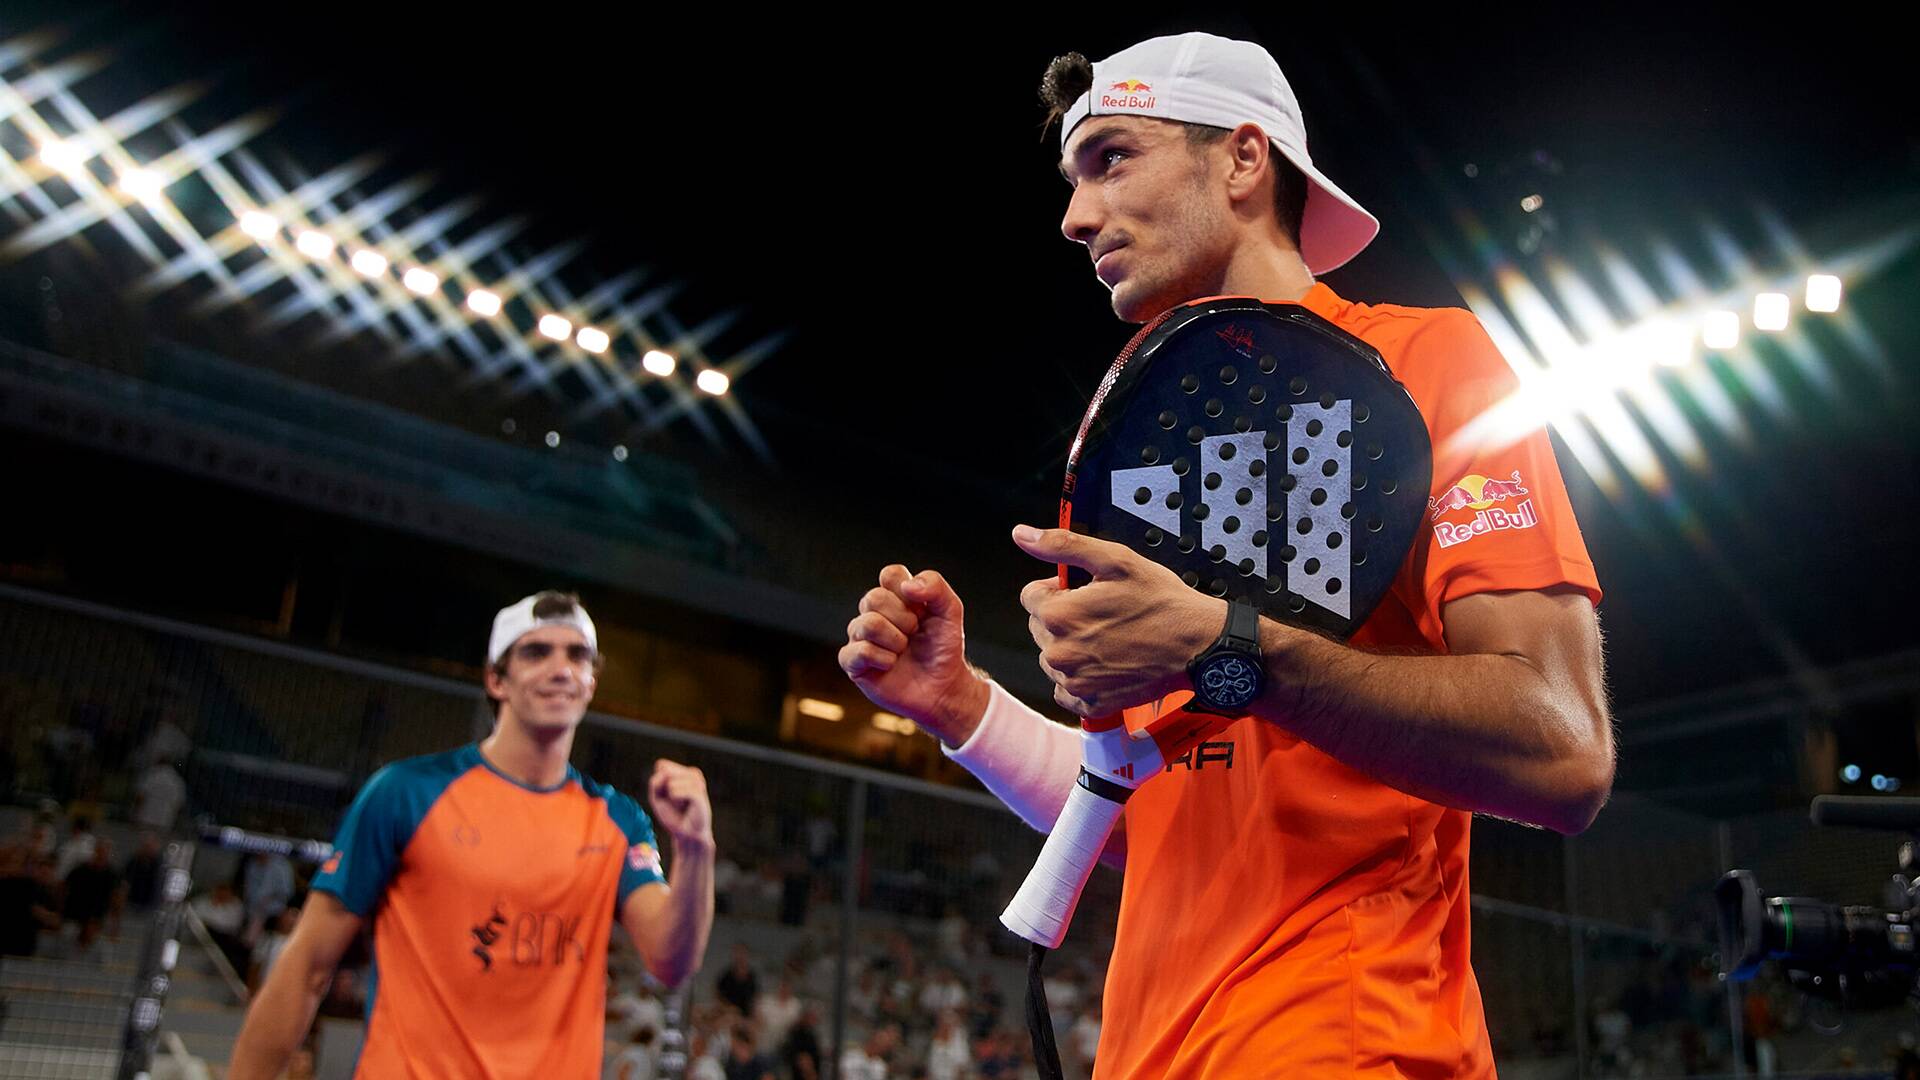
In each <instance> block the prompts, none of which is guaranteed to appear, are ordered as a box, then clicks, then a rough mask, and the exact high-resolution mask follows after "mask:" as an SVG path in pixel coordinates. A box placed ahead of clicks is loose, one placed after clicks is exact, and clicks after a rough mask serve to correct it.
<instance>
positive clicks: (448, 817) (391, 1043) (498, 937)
mask: <svg viewBox="0 0 1920 1080" xmlns="http://www.w3.org/2000/svg"><path fill="white" fill-rule="evenodd" d="M334 847H335V851H334V854H333V856H332V857H331V858H330V859H328V860H327V862H326V863H325V865H323V866H322V867H321V870H320V873H319V874H318V875H317V876H316V877H315V878H314V880H313V887H314V888H315V889H319V890H321V891H323V892H328V893H332V894H333V895H334V896H337V897H339V899H340V902H341V903H342V904H344V905H346V907H347V909H348V910H349V911H351V912H353V913H354V914H356V915H358V916H360V917H361V918H363V919H366V918H371V919H372V920H373V958H374V968H373V975H372V978H371V980H370V983H369V987H368V992H367V1035H366V1042H365V1045H364V1047H363V1048H362V1050H361V1052H360V1063H359V1068H358V1071H357V1072H356V1074H355V1075H357V1076H362V1077H380V1078H382V1080H385V1078H388V1077H421V1078H426V1077H486V1078H507V1077H530V1076H535V1075H539V1076H541V1077H543V1078H547V1077H550V1078H555V1080H559V1078H575V1077H579V1078H585V1077H594V1076H598V1075H600V1059H601V1054H602V1039H603V1037H604V1028H605V1023H606V983H607V940H608V937H609V935H610V934H611V932H612V928H613V924H614V923H615V921H616V920H617V915H618V912H619V909H620V907H621V906H622V905H623V904H625V903H626V900H627V897H628V896H629V895H631V894H632V893H633V891H634V890H635V889H638V888H641V887H643V886H646V885H649V884H654V883H659V882H664V881H665V878H664V877H663V876H662V874H661V871H660V857H659V853H658V852H657V850H656V849H655V846H654V835H653V824H652V822H651V821H650V820H649V819H648V817H647V815H646V812H645V811H643V810H642V809H641V808H640V806H639V804H638V803H636V802H634V800H633V799H631V798H629V797H628V796H626V795H623V794H621V793H620V792H618V791H615V790H613V789H612V788H610V787H607V786H606V785H604V784H599V783H596V782H594V781H593V780H591V779H589V778H587V777H585V776H583V775H581V774H580V773H579V772H578V771H576V770H575V769H573V768H572V767H571V766H569V767H568V769H567V776H566V779H565V780H563V781H562V782H561V783H560V784H559V785H558V786H556V787H553V788H547V789H542V788H532V787H528V786H526V785H524V784H521V783H520V782H518V781H516V780H512V779H510V778H508V777H507V776H506V775H504V774H502V773H501V772H499V771H498V770H497V769H495V768H494V767H493V766H492V765H491V764H490V763H488V762H487V760H486V759H485V757H483V756H482V755H481V753H480V748H479V747H478V746H477V745H469V746H463V747H460V748H459V749H457V750H449V751H447V752H445V753H441V754H430V755H427V756H425V757H417V758H408V759H406V760H404V761H397V762H395V763H393V764H391V765H388V766H387V767H386V768H383V769H381V770H380V771H379V772H376V773H374V774H373V777H372V778H371V779H369V780H368V781H367V785H366V787H364V788H362V789H361V791H360V794H359V795H358V796H357V797H356V798H355V799H354V801H353V805H352V806H351V807H349V808H348V809H347V815H346V818H345V819H344V820H343V821H342V822H341V825H340V834H339V836H338V838H337V839H336V840H335V841H334Z"/></svg>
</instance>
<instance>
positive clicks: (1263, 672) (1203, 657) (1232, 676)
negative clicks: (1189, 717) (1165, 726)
mask: <svg viewBox="0 0 1920 1080" xmlns="http://www.w3.org/2000/svg"><path fill="white" fill-rule="evenodd" d="M1187 677H1188V678H1189V679H1192V680H1193V702H1192V704H1190V705H1188V706H1187V707H1188V708H1189V709H1195V710H1198V711H1200V712H1210V713H1219V714H1221V715H1222V716H1244V715H1246V710H1247V706H1248V705H1251V704H1253V699H1255V698H1257V697H1259V696H1260V691H1261V690H1263V689H1265V688H1266V685H1267V667H1266V664H1264V663H1262V662H1261V659H1260V611H1259V609H1257V608H1255V607H1254V606H1253V605H1252V604H1249V603H1247V602H1245V601H1243V600H1229V601H1227V626H1226V629H1225V630H1222V631H1221V632H1220V637H1219V638H1218V639H1217V640H1215V641H1214V643H1213V644H1212V645H1209V646H1207V649H1206V651H1205V652H1203V653H1201V654H1200V655H1199V656H1196V657H1194V658H1193V660H1192V661H1191V662H1189V663H1188V664H1187Z"/></svg>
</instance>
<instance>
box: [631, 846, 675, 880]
mask: <svg viewBox="0 0 1920 1080" xmlns="http://www.w3.org/2000/svg"><path fill="white" fill-rule="evenodd" d="M627 865H628V866H629V867H632V868H633V869H635V870H651V871H653V872H654V873H656V874H659V875H660V876H661V877H665V876H666V874H665V873H664V872H662V871H661V869H660V853H659V852H658V851H655V850H654V849H653V845H652V844H648V843H639V844H635V845H633V846H632V847H630V848H628V849H627Z"/></svg>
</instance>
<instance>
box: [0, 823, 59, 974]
mask: <svg viewBox="0 0 1920 1080" xmlns="http://www.w3.org/2000/svg"><path fill="white" fill-rule="evenodd" d="M58 929H60V913H59V912H58V911H57V910H56V908H55V901H54V896H53V866H52V864H51V863H49V862H47V861H46V860H45V859H42V858H40V857H39V856H38V855H37V854H35V852H34V850H33V847H32V841H31V840H30V839H28V840H21V841H15V842H12V843H9V844H6V845H5V846H3V847H0V956H32V955H34V954H35V953H36V952H38V951H39V948H40V932H41V931H42V930H58Z"/></svg>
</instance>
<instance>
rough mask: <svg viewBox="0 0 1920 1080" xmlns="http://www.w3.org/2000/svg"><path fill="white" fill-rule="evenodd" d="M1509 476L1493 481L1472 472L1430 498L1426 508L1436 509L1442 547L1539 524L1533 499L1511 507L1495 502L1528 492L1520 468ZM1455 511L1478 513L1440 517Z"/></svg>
mask: <svg viewBox="0 0 1920 1080" xmlns="http://www.w3.org/2000/svg"><path fill="white" fill-rule="evenodd" d="M1509 475H1510V476H1511V479H1508V480H1494V479H1490V478H1488V477H1485V476H1481V475H1480V474H1478V473H1469V474H1467V475H1466V476H1463V477H1461V478H1460V479H1459V481H1458V482H1456V483H1455V484H1453V486H1451V487H1449V488H1447V490H1446V491H1445V492H1443V493H1441V494H1440V495H1439V496H1438V497H1436V498H1432V499H1428V500H1427V509H1429V510H1431V511H1432V512H1433V519H1432V520H1434V521H1435V522H1438V524H1436V525H1434V527H1433V538H1434V540H1436V541H1438V542H1439V544H1440V546H1441V547H1443V548H1448V547H1452V546H1453V545H1455V544H1464V543H1466V542H1467V541H1469V540H1471V539H1473V538H1474V537H1476V536H1484V535H1486V534H1487V533H1493V532H1503V531H1505V530H1508V529H1531V528H1533V527H1534V526H1535V525H1538V524H1540V516H1539V514H1537V513H1535V512H1534V509H1533V500H1532V499H1524V500H1522V501H1521V502H1520V504H1519V505H1518V506H1515V507H1513V508H1512V509H1511V510H1509V509H1505V508H1501V507H1497V506H1495V505H1494V504H1495V503H1503V502H1506V501H1507V500H1508V499H1514V498H1518V497H1519V496H1522V495H1525V494H1527V489H1526V487H1525V485H1523V484H1522V483H1521V482H1520V470H1519V469H1515V470H1513V472H1512V473H1511V474H1509ZM1456 510H1474V511H1477V512H1476V513H1475V514H1474V515H1473V519H1472V520H1471V521H1441V520H1440V519H1441V518H1442V517H1445V516H1446V515H1448V514H1450V513H1453V512H1454V511H1456Z"/></svg>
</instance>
